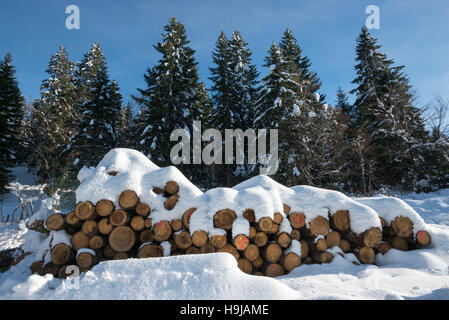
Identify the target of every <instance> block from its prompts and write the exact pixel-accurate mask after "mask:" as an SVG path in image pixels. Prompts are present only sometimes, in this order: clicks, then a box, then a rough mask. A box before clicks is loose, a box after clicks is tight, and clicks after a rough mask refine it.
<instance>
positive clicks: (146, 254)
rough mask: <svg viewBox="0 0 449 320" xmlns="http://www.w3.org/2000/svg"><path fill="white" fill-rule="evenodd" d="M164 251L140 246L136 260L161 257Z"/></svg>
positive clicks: (159, 248) (148, 245)
mask: <svg viewBox="0 0 449 320" xmlns="http://www.w3.org/2000/svg"><path fill="white" fill-rule="evenodd" d="M163 256H164V249H163V248H162V247H161V246H158V245H153V244H147V245H144V246H142V247H141V248H140V249H139V252H138V253H137V258H156V257H163Z"/></svg>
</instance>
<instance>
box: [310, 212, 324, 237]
mask: <svg viewBox="0 0 449 320" xmlns="http://www.w3.org/2000/svg"><path fill="white" fill-rule="evenodd" d="M309 225H310V233H311V235H312V236H313V237H317V236H319V235H323V236H327V234H328V233H329V222H328V221H327V220H326V219H325V218H324V217H322V216H318V217H316V218H314V219H313V220H312V221H310V223H309Z"/></svg>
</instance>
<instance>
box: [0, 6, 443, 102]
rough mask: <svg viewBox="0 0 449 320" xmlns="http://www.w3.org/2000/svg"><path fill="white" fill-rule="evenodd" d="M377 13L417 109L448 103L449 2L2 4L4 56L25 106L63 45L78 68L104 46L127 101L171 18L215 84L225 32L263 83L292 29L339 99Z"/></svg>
mask: <svg viewBox="0 0 449 320" xmlns="http://www.w3.org/2000/svg"><path fill="white" fill-rule="evenodd" d="M71 4H75V5H78V6H79V8H80V14H81V28H80V30H67V29H66V27H65V20H66V18H67V14H66V13H65V9H66V7H67V6H68V5H71ZM371 4H374V5H377V6H378V7H379V9H380V29H379V30H371V32H372V34H373V35H374V36H375V37H377V38H378V39H379V44H381V45H382V47H383V48H382V50H383V51H384V52H385V53H386V54H387V55H388V57H389V58H391V59H394V61H395V63H396V64H401V65H405V67H406V68H405V72H406V73H407V74H408V76H409V78H410V80H411V83H412V85H413V86H414V88H415V90H416V93H417V96H418V100H417V104H418V105H419V106H422V105H424V104H425V103H427V102H429V101H430V100H431V99H432V98H433V97H434V96H435V95H437V94H440V95H442V96H443V97H445V98H449V59H448V58H449V54H448V52H449V41H448V40H449V23H448V21H449V1H447V0H427V1H422V0H395V1H393V0H389V1H386V0H385V1H374V0H371V1H363V0H316V1H312V0H293V1H286V0H257V1H256V0H238V1H236V0H228V1H213V0H209V1H208V0H184V1H179V0H170V1H168V0H165V1H162V0H158V1H156V0H154V1H137V0H133V1H99V0H96V1H75V0H70V1H65V0H53V1H48V0H47V1H31V0H17V1H12V0H9V1H7V0H4V1H1V4H0V55H1V56H4V55H5V54H6V52H8V51H9V52H11V53H12V55H13V58H14V61H15V65H16V69H17V77H18V80H19V83H20V88H21V90H22V92H23V94H24V96H25V98H27V99H28V100H30V99H32V98H37V97H39V87H40V84H41V81H42V79H45V77H46V73H45V70H46V68H47V65H48V61H49V59H50V56H51V54H52V53H54V52H55V51H56V50H57V48H58V46H59V45H60V44H63V45H65V46H66V48H67V50H68V52H69V55H70V58H71V59H72V60H74V61H79V60H80V59H81V58H82V54H83V53H84V52H86V51H87V50H88V49H89V48H90V46H91V44H92V43H94V42H96V41H98V42H99V43H100V45H101V46H102V47H103V51H104V53H105V55H106V58H107V62H108V67H109V73H110V76H111V79H116V80H117V81H118V83H119V85H120V88H121V92H122V95H123V96H124V98H125V100H128V99H129V96H130V94H133V93H135V92H136V88H142V87H144V80H143V74H144V72H145V70H146V69H147V68H148V67H149V66H153V65H154V64H155V63H157V60H158V59H159V55H158V54H157V52H156V51H155V50H154V48H153V45H154V44H156V43H157V42H158V41H160V39H161V33H162V32H163V26H164V25H165V24H167V22H168V19H169V17H170V16H174V17H176V18H177V19H179V20H180V21H181V22H182V23H183V24H184V25H185V26H186V29H187V35H188V38H189V39H190V41H191V43H190V45H191V47H192V48H193V49H194V50H195V51H196V55H195V56H196V59H197V61H198V62H199V65H198V67H199V73H200V77H201V80H204V81H205V82H206V85H207V86H208V87H209V86H210V82H209V80H208V79H207V77H209V76H210V74H209V69H208V67H210V66H211V64H212V58H211V52H212V50H213V48H214V45H215V41H216V38H217V36H218V34H219V32H220V31H221V30H223V31H225V32H226V34H228V35H229V34H230V33H231V32H232V31H233V30H235V29H238V30H239V31H240V32H241V34H242V36H243V38H244V39H245V40H246V41H247V42H248V43H249V47H250V49H251V51H252V52H253V62H254V63H255V64H256V65H257V66H258V70H259V72H260V73H261V76H264V75H265V74H266V73H267V69H266V68H263V67H262V66H261V65H262V64H263V59H264V57H265V55H266V53H267V50H268V48H269V47H270V45H271V43H272V42H273V41H278V40H279V39H280V38H281V36H282V33H283V32H284V30H285V28H286V27H287V26H288V27H290V28H291V29H292V31H293V33H294V34H295V36H296V37H297V39H298V41H299V44H300V46H301V47H302V49H303V52H304V54H306V55H307V56H308V57H309V59H310V60H311V62H312V70H314V71H316V72H317V73H318V75H319V77H320V79H321V80H322V82H323V86H322V88H321V93H323V94H325V95H326V96H327V99H326V101H327V102H328V103H331V104H333V103H334V102H335V92H336V90H337V88H338V86H341V87H342V88H343V89H345V90H350V89H352V88H353V86H352V85H351V83H350V82H351V81H352V79H353V78H354V68H353V67H354V64H355V62H354V58H355V51H354V48H355V39H356V37H357V35H358V34H359V32H360V28H361V27H362V26H363V25H364V24H365V20H366V18H367V16H368V15H367V14H365V8H366V7H367V6H368V5H371Z"/></svg>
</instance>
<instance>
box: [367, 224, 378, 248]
mask: <svg viewBox="0 0 449 320" xmlns="http://www.w3.org/2000/svg"><path fill="white" fill-rule="evenodd" d="M381 241H382V231H381V230H380V229H379V228H377V227H374V228H371V229H369V230H367V231H365V232H364V235H363V243H364V245H365V246H367V247H371V248H376V247H377V246H378V245H379V243H380V242H381Z"/></svg>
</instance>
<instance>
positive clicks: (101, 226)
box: [98, 218, 114, 235]
mask: <svg viewBox="0 0 449 320" xmlns="http://www.w3.org/2000/svg"><path fill="white" fill-rule="evenodd" d="M112 229H114V226H113V225H112V224H111V222H110V221H109V219H108V218H103V219H101V220H100V221H99V222H98V232H100V233H101V234H104V235H108V234H110V233H111V231H112Z"/></svg>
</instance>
